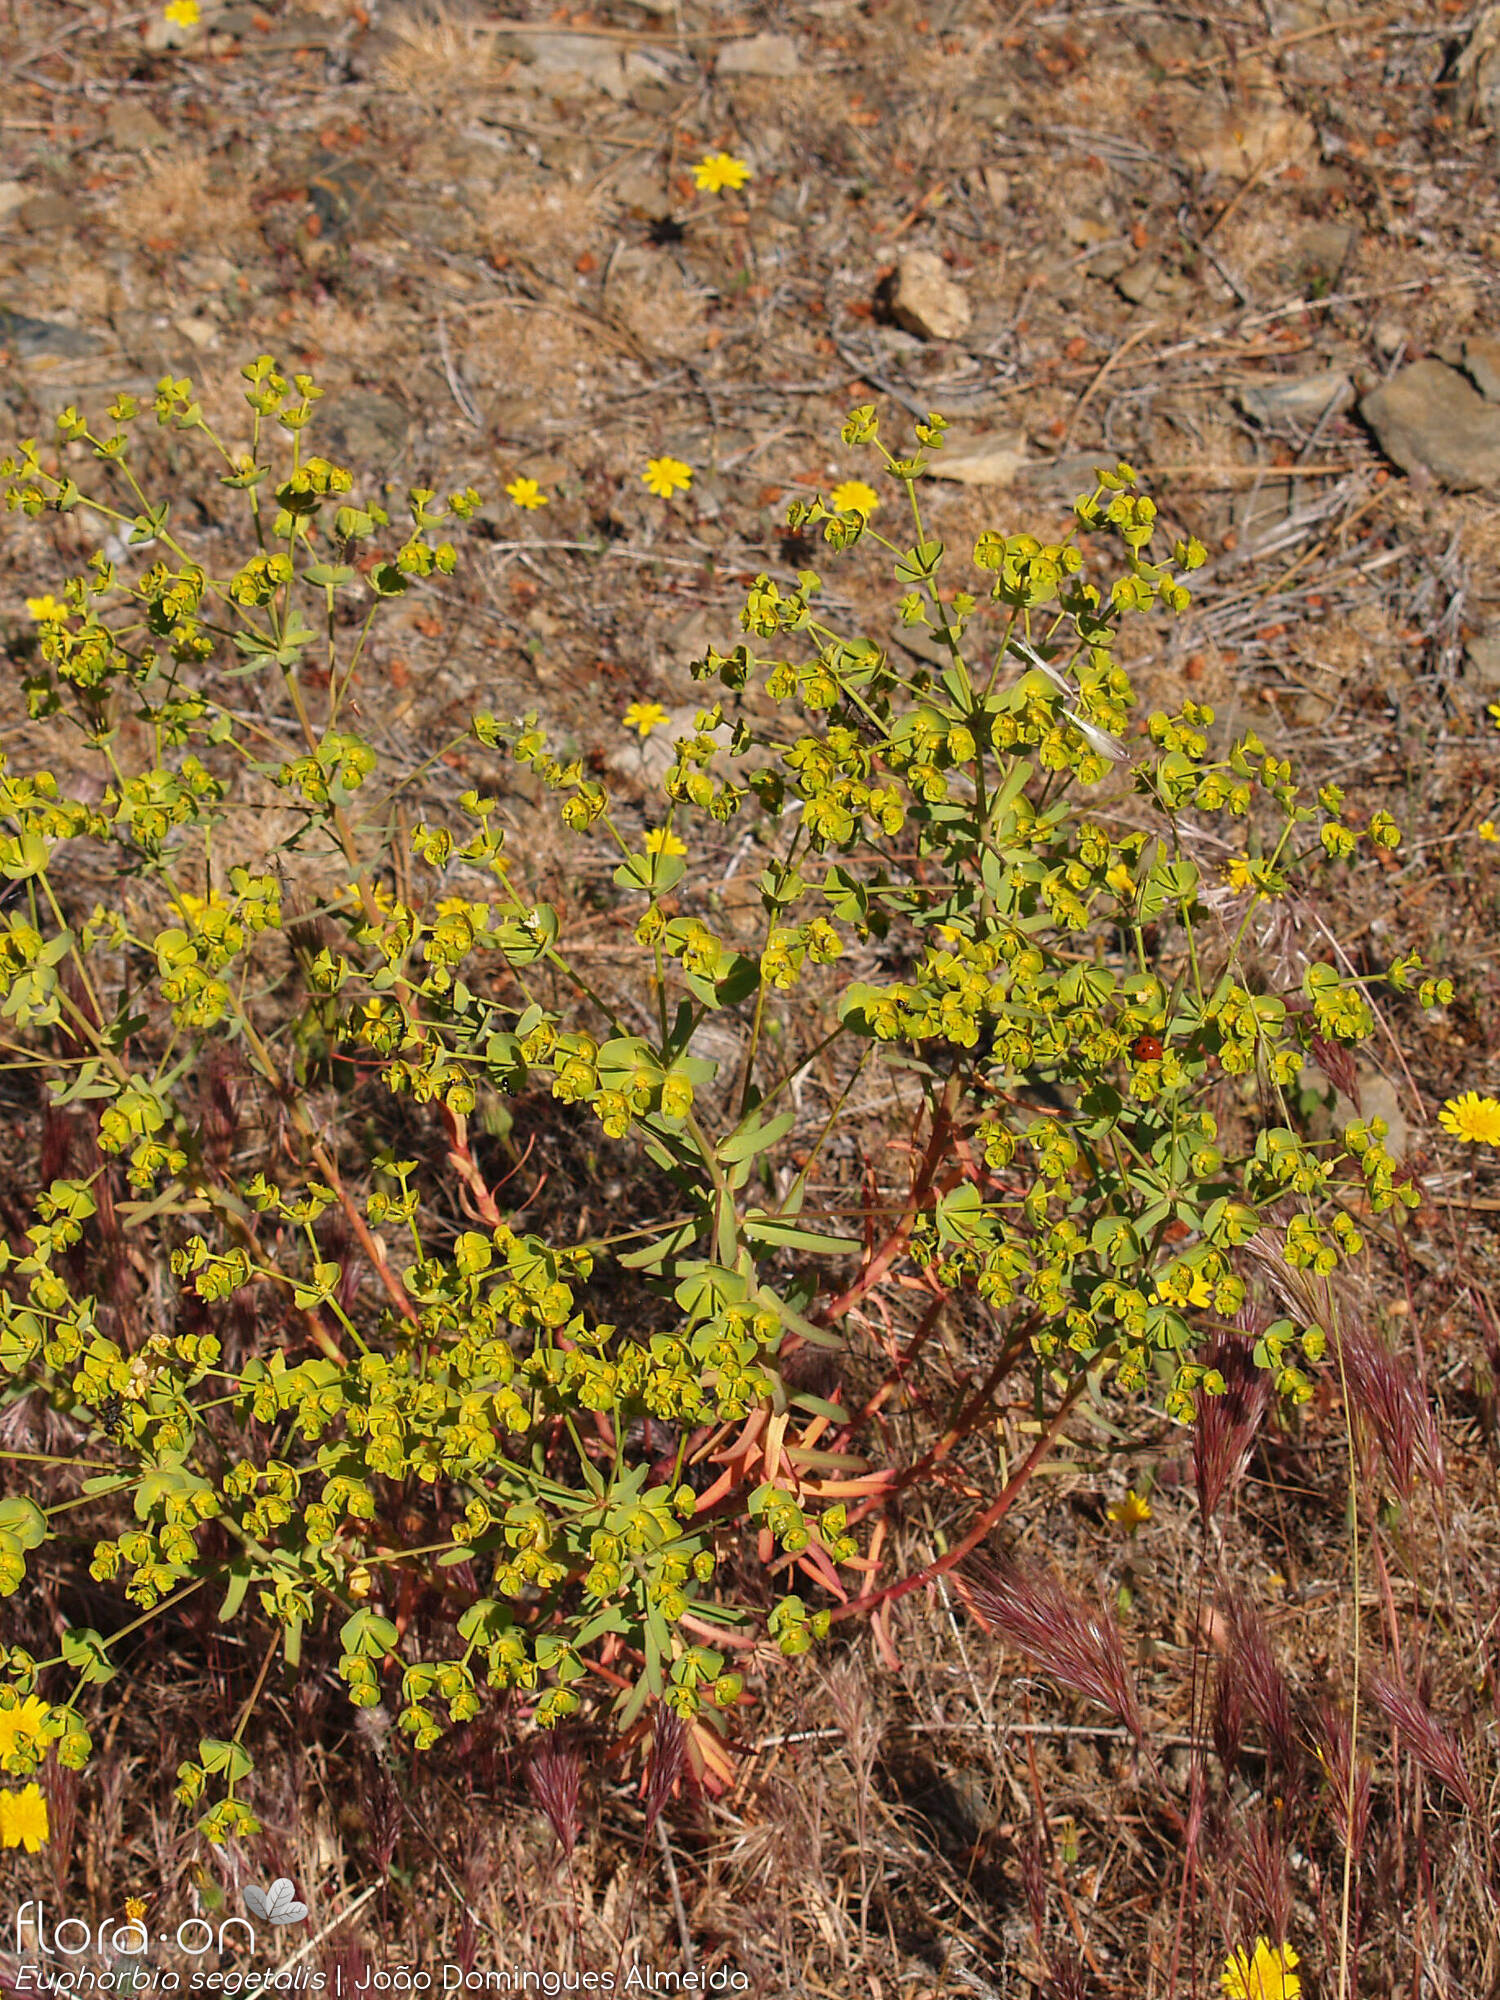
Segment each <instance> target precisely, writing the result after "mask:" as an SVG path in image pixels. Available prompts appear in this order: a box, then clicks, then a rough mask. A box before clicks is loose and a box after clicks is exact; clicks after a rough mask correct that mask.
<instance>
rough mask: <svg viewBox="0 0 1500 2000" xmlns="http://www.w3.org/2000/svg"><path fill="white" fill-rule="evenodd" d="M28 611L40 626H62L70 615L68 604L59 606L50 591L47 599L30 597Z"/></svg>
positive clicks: (27, 602) (27, 601)
mask: <svg viewBox="0 0 1500 2000" xmlns="http://www.w3.org/2000/svg"><path fill="white" fill-rule="evenodd" d="M26 609H27V611H28V612H30V614H31V616H32V618H33V619H34V620H35V621H36V623H37V624H38V625H60V624H61V623H62V621H63V620H64V619H65V618H66V617H67V615H68V607H67V605H66V604H59V603H58V601H57V599H56V598H55V597H54V596H52V594H51V592H50V591H49V592H48V594H47V595H46V596H45V597H28V598H27V600H26Z"/></svg>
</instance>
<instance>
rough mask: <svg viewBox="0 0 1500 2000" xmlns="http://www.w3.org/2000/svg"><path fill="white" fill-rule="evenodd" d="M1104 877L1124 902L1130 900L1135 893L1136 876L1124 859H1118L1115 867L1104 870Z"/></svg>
mask: <svg viewBox="0 0 1500 2000" xmlns="http://www.w3.org/2000/svg"><path fill="white" fill-rule="evenodd" d="M1104 879H1105V881H1106V882H1107V883H1108V884H1109V886H1110V888H1111V889H1113V890H1114V892H1115V894H1116V895H1117V896H1118V897H1119V898H1120V899H1121V901H1122V902H1129V900H1130V898H1131V897H1132V896H1133V895H1134V894H1135V877H1134V876H1133V875H1132V874H1131V872H1130V870H1129V869H1128V868H1127V867H1126V866H1125V863H1124V862H1123V861H1117V862H1116V863H1115V865H1114V866H1113V868H1107V869H1106V870H1105V871H1104Z"/></svg>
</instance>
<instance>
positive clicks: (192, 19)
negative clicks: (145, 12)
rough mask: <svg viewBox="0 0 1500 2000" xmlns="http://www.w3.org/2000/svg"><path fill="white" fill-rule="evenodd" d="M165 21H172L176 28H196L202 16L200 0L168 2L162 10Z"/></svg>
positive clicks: (169, 0) (174, 0)
mask: <svg viewBox="0 0 1500 2000" xmlns="http://www.w3.org/2000/svg"><path fill="white" fill-rule="evenodd" d="M161 17H162V19H163V20H164V21H170V22H171V23H172V26H173V27H174V28H196V27H197V25H198V23H199V21H200V20H201V19H202V16H201V14H200V12H199V8H198V0H167V4H166V6H165V7H163V8H162V10H161Z"/></svg>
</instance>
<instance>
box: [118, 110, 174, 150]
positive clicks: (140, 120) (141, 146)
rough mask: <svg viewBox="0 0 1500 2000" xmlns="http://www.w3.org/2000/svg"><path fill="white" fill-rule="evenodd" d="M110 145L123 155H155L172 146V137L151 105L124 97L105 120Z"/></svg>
mask: <svg viewBox="0 0 1500 2000" xmlns="http://www.w3.org/2000/svg"><path fill="white" fill-rule="evenodd" d="M105 129H106V131H107V132H108V134H109V143H110V144H111V145H112V146H117V147H118V148H119V150H120V151H121V152H122V153H154V152H159V151H160V149H161V148H162V147H163V146H165V145H168V144H169V143H170V138H171V135H170V134H169V133H168V131H167V128H166V126H165V125H163V124H162V122H161V120H160V119H159V118H158V117H157V115H156V113H155V112H154V111H153V110H152V109H151V107H150V105H149V104H142V103H140V102H139V100H137V99H133V98H129V97H126V98H120V99H117V100H116V102H115V103H113V104H112V105H111V106H110V107H109V112H108V115H107V117H106V119H105Z"/></svg>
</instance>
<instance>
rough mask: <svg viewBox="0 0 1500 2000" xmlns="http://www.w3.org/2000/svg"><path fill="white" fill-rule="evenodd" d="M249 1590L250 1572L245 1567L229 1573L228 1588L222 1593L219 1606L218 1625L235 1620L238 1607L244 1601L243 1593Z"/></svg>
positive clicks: (238, 1611)
mask: <svg viewBox="0 0 1500 2000" xmlns="http://www.w3.org/2000/svg"><path fill="white" fill-rule="evenodd" d="M249 1588H250V1571H249V1570H248V1569H247V1568H245V1567H243V1566H242V1567H240V1568H238V1569H233V1570H231V1571H230V1572H229V1588H228V1590H226V1591H225V1593H224V1602H223V1603H222V1604H221V1605H220V1606H219V1623H220V1624H221V1625H227V1624H228V1623H229V1622H230V1620H231V1619H233V1618H237V1617H238V1616H239V1613H240V1606H241V1605H242V1604H243V1603H244V1601H245V1593H246V1591H247V1590H249Z"/></svg>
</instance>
